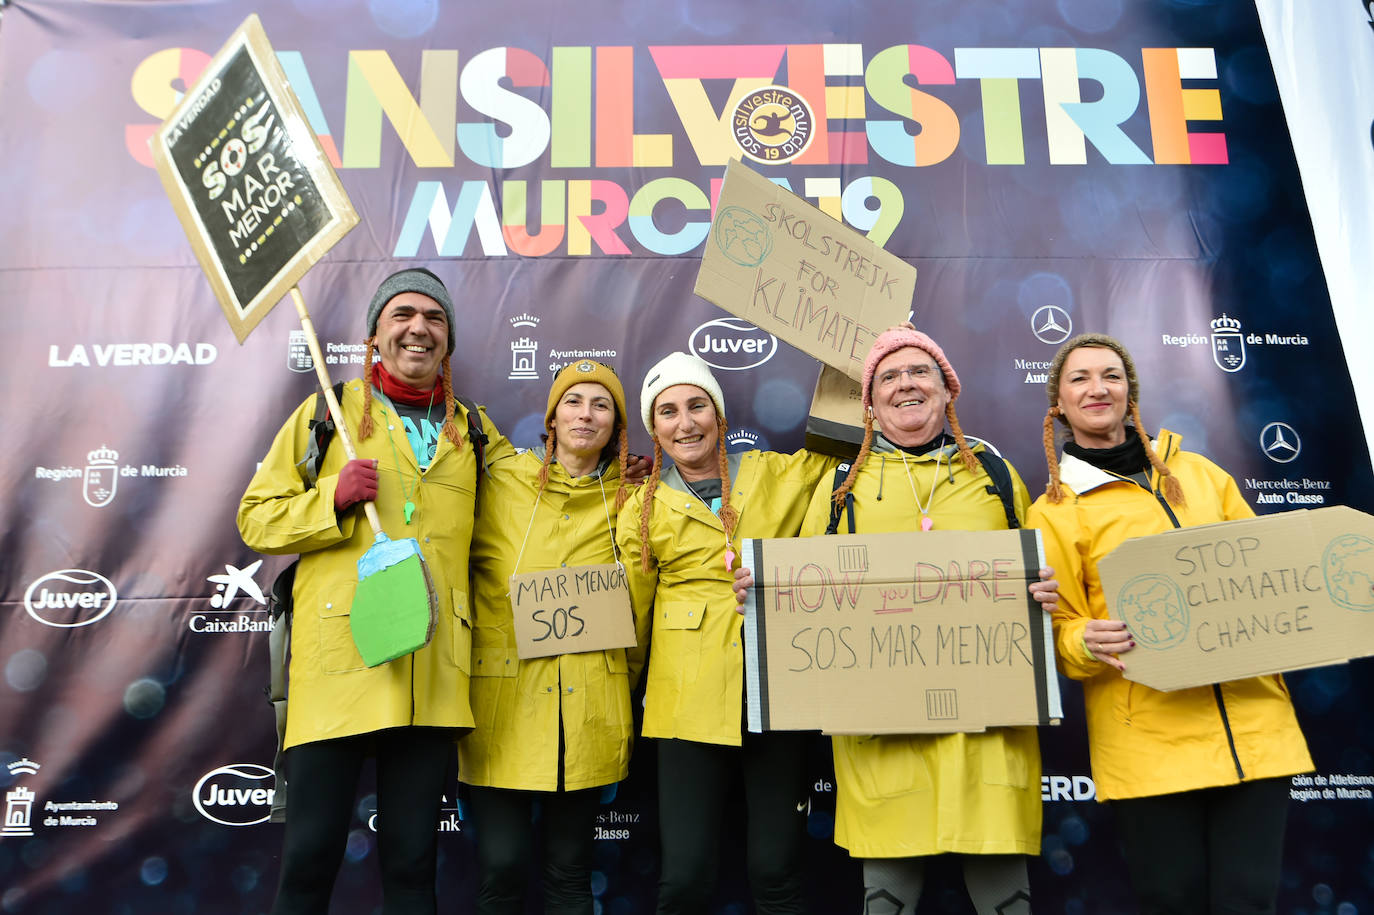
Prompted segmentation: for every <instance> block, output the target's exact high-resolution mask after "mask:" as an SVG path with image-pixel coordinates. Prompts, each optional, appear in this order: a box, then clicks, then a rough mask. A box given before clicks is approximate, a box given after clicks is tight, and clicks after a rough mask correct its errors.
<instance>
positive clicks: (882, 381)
mask: <svg viewBox="0 0 1374 915" xmlns="http://www.w3.org/2000/svg"><path fill="white" fill-rule="evenodd" d="M903 375H907V376H909V377H910V378H911V380H912V381H915V382H922V381H929V380H930V379H932V378H941V377H943V376H942V375H940V370H939V369H937V368H936V367H935V366H933V365H909V366H907V367H906V368H904V369H893V370H892V371H890V372H883V373H882V374H881V375H879V376H878V387H879V388H881V389H886V388H891V387H893V386H895V385H896V384H897V382H898V381H899V380H900V379H901V377H902V376H903Z"/></svg>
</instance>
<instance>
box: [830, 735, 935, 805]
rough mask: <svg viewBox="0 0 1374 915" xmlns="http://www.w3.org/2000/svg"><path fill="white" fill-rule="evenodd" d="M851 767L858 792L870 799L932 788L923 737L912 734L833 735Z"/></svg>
mask: <svg viewBox="0 0 1374 915" xmlns="http://www.w3.org/2000/svg"><path fill="white" fill-rule="evenodd" d="M836 739H837V740H839V739H844V740H845V743H846V745H845V748H844V750H843V751H842V752H844V753H845V754H846V755H847V756H848V757H849V763H850V765H851V766H852V767H853V770H854V774H855V776H856V779H855V780H856V781H857V782H858V786H859V791H860V793H861V794H862V796H863V797H864V798H866V799H869V800H875V799H883V798H892V797H901V796H902V795H905V794H911V793H912V792H915V791H929V790H930V788H931V780H930V767H929V766H928V765H926V759H925V754H924V753H922V752H921V742H922V740H924V739H928V738H921V737H915V736H911V735H902V734H897V735H890V736H881V737H851V738H836Z"/></svg>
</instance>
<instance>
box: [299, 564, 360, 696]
mask: <svg viewBox="0 0 1374 915" xmlns="http://www.w3.org/2000/svg"><path fill="white" fill-rule="evenodd" d="M357 587H358V583H357V582H356V581H353V580H352V579H346V580H343V581H339V582H337V583H335V584H334V585H333V586H332V587H330V588H328V589H326V590H325V591H323V592H321V593H320V596H319V597H318V598H317V600H318V601H319V604H318V610H319V614H320V669H321V670H323V671H324V672H325V673H342V672H344V671H349V670H363V669H364V668H365V667H366V666H367V665H366V664H364V663H363V658H362V655H360V654H358V648H357V646H355V645H354V644H353V627H352V625H351V619H352V618H351V617H350V616H349V611H350V610H351V609H352V608H353V592H354V591H356V590H357ZM297 612H299V608H297Z"/></svg>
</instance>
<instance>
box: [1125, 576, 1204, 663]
mask: <svg viewBox="0 0 1374 915" xmlns="http://www.w3.org/2000/svg"><path fill="white" fill-rule="evenodd" d="M1116 612H1117V615H1119V616H1120V617H1121V618H1122V619H1123V620H1125V621H1126V627H1127V628H1128V629H1130V631H1131V635H1133V636H1135V640H1136V641H1137V642H1139V643H1140V645H1141V646H1142V647H1144V648H1156V649H1158V648H1171V647H1173V646H1174V645H1177V644H1178V643H1179V642H1182V641H1183V640H1184V638H1186V637H1187V635H1188V604H1187V602H1186V601H1185V600H1184V599H1183V589H1181V588H1180V587H1179V586H1178V585H1177V584H1176V583H1175V582H1174V580H1173V579H1172V578H1169V577H1167V576H1165V575H1152V574H1145V575H1137V576H1136V577H1135V578H1132V579H1131V580H1130V581H1128V582H1126V584H1125V585H1124V586H1122V588H1121V593H1119V594H1118V595H1117V596H1116Z"/></svg>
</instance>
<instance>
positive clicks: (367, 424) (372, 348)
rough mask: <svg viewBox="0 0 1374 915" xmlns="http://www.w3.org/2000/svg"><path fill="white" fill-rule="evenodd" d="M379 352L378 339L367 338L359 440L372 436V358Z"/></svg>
mask: <svg viewBox="0 0 1374 915" xmlns="http://www.w3.org/2000/svg"><path fill="white" fill-rule="evenodd" d="M376 352H377V338H376V337H368V338H367V352H366V353H364V354H363V418H362V419H361V420H359V421H358V440H359V441H363V440H365V439H367V438H369V437H370V436H371V435H372V371H373V369H372V356H373V354H375V353H376Z"/></svg>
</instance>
